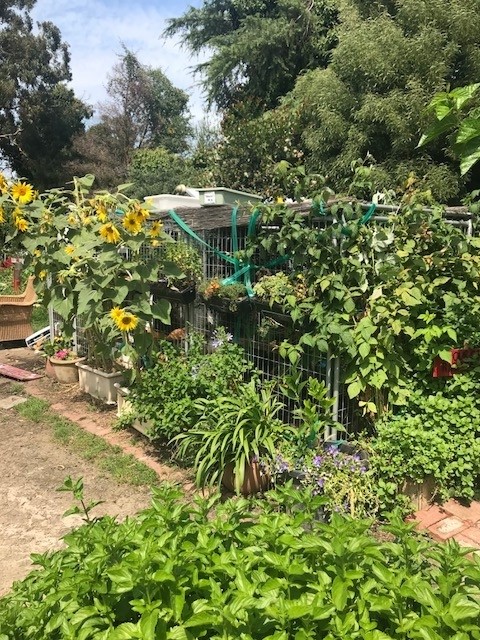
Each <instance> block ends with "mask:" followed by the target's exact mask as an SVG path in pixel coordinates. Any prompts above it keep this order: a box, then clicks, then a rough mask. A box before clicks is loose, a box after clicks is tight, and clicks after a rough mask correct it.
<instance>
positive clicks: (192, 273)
mask: <svg viewBox="0 0 480 640" xmlns="http://www.w3.org/2000/svg"><path fill="white" fill-rule="evenodd" d="M161 261H162V264H161V267H160V270H159V274H158V281H157V282H155V283H154V284H152V286H151V291H152V293H153V294H154V295H159V296H160V297H162V298H166V299H167V300H174V301H178V302H181V303H183V304H190V303H191V302H193V301H194V300H195V295H196V287H197V285H198V283H199V282H200V280H201V278H202V274H203V264H202V256H201V255H200V253H199V252H198V251H197V249H196V248H195V247H193V246H192V245H191V244H188V243H187V242H183V241H182V240H177V241H176V242H168V243H165V245H164V246H163V250H162V258H161Z"/></svg>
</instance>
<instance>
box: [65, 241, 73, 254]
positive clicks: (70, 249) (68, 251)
mask: <svg viewBox="0 0 480 640" xmlns="http://www.w3.org/2000/svg"><path fill="white" fill-rule="evenodd" d="M65 253H66V254H67V255H68V256H71V255H72V253H75V247H74V246H73V244H67V246H66V247H65Z"/></svg>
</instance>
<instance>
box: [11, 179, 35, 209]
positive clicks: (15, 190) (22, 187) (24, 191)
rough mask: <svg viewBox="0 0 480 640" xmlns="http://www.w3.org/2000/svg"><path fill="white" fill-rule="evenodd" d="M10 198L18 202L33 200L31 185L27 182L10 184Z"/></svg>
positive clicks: (26, 202)
mask: <svg viewBox="0 0 480 640" xmlns="http://www.w3.org/2000/svg"><path fill="white" fill-rule="evenodd" d="M12 198H13V199H14V200H17V201H18V202H20V204H28V203H29V202H31V201H32V200H33V187H32V186H31V185H30V184H28V183H27V182H17V183H15V184H14V185H13V186H12Z"/></svg>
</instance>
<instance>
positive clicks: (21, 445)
mask: <svg viewBox="0 0 480 640" xmlns="http://www.w3.org/2000/svg"><path fill="white" fill-rule="evenodd" d="M0 432H1V438H0V595H2V594H4V593H5V592H6V591H8V589H9V588H10V586H11V584H12V582H13V581H14V580H18V579H21V578H23V577H24V576H26V575H27V573H28V572H29V571H30V570H31V568H32V566H31V562H30V558H29V556H30V553H33V552H43V551H47V550H49V549H55V548H58V547H59V546H61V542H60V541H59V539H60V538H61V537H62V536H63V535H65V534H66V533H67V531H68V530H69V529H71V528H72V527H73V526H76V525H78V524H80V523H81V520H80V518H79V517H78V516H68V517H66V518H62V514H63V513H64V511H66V509H68V507H69V506H70V505H71V504H72V498H71V496H70V495H69V494H67V493H63V492H62V493H60V492H57V491H55V489H56V488H57V487H58V486H60V485H61V484H62V483H63V480H64V479H65V477H66V476H68V475H71V476H72V477H75V478H78V477H79V476H83V478H84V483H85V495H86V496H87V497H88V498H89V499H92V500H104V501H105V502H104V504H102V505H100V506H98V507H97V509H96V513H97V514H99V515H100V514H102V513H108V514H110V515H118V516H119V517H120V518H123V517H125V516H127V515H133V514H134V513H136V512H137V511H139V510H140V509H142V508H144V507H145V506H147V505H148V503H149V495H150V494H149V491H148V490H147V489H146V488H136V487H131V486H125V485H118V484H116V483H115V481H114V480H112V479H108V478H106V477H104V476H102V475H101V473H100V472H99V471H98V469H96V468H95V466H94V465H93V463H89V462H86V461H84V460H82V459H81V458H79V457H77V456H76V455H75V454H73V453H71V452H70V451H68V450H67V449H65V448H64V447H62V446H60V445H59V444H58V443H55V442H54V440H53V438H52V436H51V433H50V429H49V427H48V426H44V425H37V424H34V423H31V422H29V421H26V420H23V419H22V418H21V417H19V416H18V414H16V412H15V411H14V409H9V410H2V414H1V415H0Z"/></svg>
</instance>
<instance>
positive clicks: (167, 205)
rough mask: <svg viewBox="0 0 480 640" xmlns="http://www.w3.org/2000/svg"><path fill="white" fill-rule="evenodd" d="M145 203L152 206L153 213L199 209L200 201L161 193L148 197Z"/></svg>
mask: <svg viewBox="0 0 480 640" xmlns="http://www.w3.org/2000/svg"><path fill="white" fill-rule="evenodd" d="M144 200H145V202H146V203H147V204H149V205H150V206H151V210H152V212H155V211H169V210H170V209H199V208H200V199H199V198H192V197H191V196H177V195H174V194H170V193H161V194H159V195H156V196H146V197H145V198H144Z"/></svg>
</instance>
